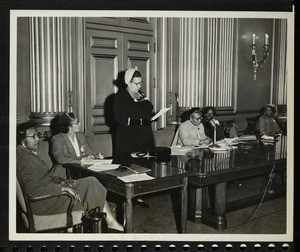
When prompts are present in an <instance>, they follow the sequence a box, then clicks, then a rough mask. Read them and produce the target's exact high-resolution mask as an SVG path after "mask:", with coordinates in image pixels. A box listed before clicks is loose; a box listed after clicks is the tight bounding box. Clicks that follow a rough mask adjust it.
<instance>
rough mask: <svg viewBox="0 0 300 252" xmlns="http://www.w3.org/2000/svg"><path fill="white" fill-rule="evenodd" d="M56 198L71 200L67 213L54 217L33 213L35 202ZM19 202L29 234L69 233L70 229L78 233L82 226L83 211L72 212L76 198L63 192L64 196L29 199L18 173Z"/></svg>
mask: <svg viewBox="0 0 300 252" xmlns="http://www.w3.org/2000/svg"><path fill="white" fill-rule="evenodd" d="M54 197H66V199H69V200H70V204H69V206H68V209H67V212H66V213H61V214H54V215H36V214H34V213H33V211H32V207H31V204H32V203H33V202H38V201H45V200H47V199H50V198H54ZM17 202H18V205H19V208H20V211H21V219H22V221H23V223H24V226H25V228H26V229H27V230H28V231H29V232H50V231H64V232H67V230H68V229H69V228H73V231H76V230H77V229H76V228H77V227H79V226H80V225H81V217H82V214H83V213H84V212H83V210H79V211H72V210H73V207H74V204H75V198H74V197H73V196H72V195H71V194H69V193H67V192H63V193H62V195H45V196H41V197H34V198H32V197H29V196H28V195H27V193H26V190H25V187H24V183H23V180H22V178H21V176H20V174H19V173H18V172H17ZM78 230H79V229H78ZM79 231H80V230H79Z"/></svg>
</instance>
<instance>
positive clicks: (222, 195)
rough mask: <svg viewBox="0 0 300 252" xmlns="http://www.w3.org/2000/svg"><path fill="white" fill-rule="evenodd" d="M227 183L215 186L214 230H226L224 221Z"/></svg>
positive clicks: (225, 221)
mask: <svg viewBox="0 0 300 252" xmlns="http://www.w3.org/2000/svg"><path fill="white" fill-rule="evenodd" d="M226 201H227V182H221V183H218V184H216V185H215V202H214V214H215V216H214V222H215V228H217V229H219V230H223V229H224V228H227V220H226V216H225V214H226Z"/></svg>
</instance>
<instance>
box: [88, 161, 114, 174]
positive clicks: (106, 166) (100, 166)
mask: <svg viewBox="0 0 300 252" xmlns="http://www.w3.org/2000/svg"><path fill="white" fill-rule="evenodd" d="M82 164H85V165H91V166H89V167H87V169H89V170H92V171H95V172H103V171H109V170H115V169H117V168H118V167H119V166H120V165H119V164H112V159H102V160H97V159H95V160H93V161H86V162H82Z"/></svg>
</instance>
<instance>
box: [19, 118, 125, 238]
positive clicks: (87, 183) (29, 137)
mask: <svg viewBox="0 0 300 252" xmlns="http://www.w3.org/2000/svg"><path fill="white" fill-rule="evenodd" d="M38 144H39V137H38V132H37V130H36V128H35V127H34V125H33V124H31V123H28V122H27V123H21V124H19V125H18V126H17V169H18V172H19V173H20V176H21V177H22V180H23V182H24V186H25V190H26V191H27V194H28V195H29V197H39V196H44V195H61V194H62V192H64V191H67V192H68V193H70V194H71V195H73V196H74V197H75V199H76V200H77V202H76V203H75V205H74V208H73V210H75V211H76V210H79V209H83V210H85V211H89V210H91V209H93V208H95V207H100V210H101V211H103V212H106V214H107V217H106V222H107V226H108V228H111V229H114V230H117V231H121V232H122V231H124V229H123V226H122V225H120V224H119V223H118V222H117V221H116V219H115V218H114V216H113V215H112V213H111V211H110V208H109V206H108V204H107V201H106V189H105V187H103V185H102V184H101V183H100V182H99V181H98V180H97V179H96V178H94V177H86V178H83V179H78V180H77V181H72V184H70V183H69V181H67V180H64V179H62V178H59V177H54V176H51V175H50V174H49V169H48V166H47V165H46V163H45V162H44V161H43V160H42V159H41V158H40V157H39V156H38V154H37V152H36V150H37V148H38ZM68 204H69V202H68V199H66V198H61V197H58V198H51V199H48V200H47V202H46V203H45V201H43V202H34V203H33V204H32V209H33V213H34V214H36V215H51V214H59V213H65V212H67V207H68ZM99 231H100V230H99Z"/></svg>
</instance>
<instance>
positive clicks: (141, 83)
mask: <svg viewBox="0 0 300 252" xmlns="http://www.w3.org/2000/svg"><path fill="white" fill-rule="evenodd" d="M132 83H134V84H135V85H140V86H141V85H143V83H144V82H142V81H141V82H139V83H136V82H134V81H132Z"/></svg>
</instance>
